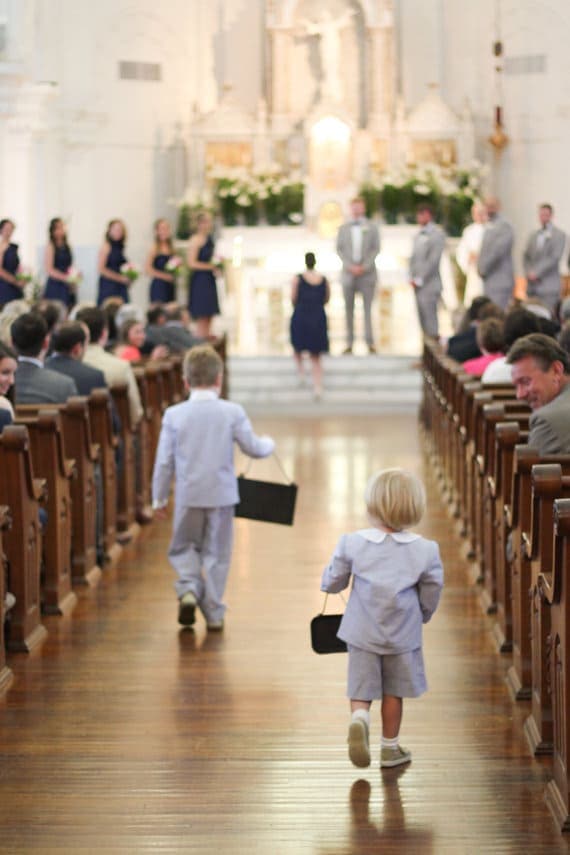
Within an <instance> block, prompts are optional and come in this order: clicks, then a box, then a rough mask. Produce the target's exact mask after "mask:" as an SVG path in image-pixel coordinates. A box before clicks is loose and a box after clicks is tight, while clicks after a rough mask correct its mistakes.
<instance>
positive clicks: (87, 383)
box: [46, 321, 107, 395]
mask: <svg viewBox="0 0 570 855" xmlns="http://www.w3.org/2000/svg"><path fill="white" fill-rule="evenodd" d="M88 343H89V332H88V330H87V327H86V326H85V324H82V323H80V322H79V321H66V322H65V323H63V324H62V325H61V326H60V327H58V329H57V330H56V331H55V333H54V334H53V335H52V338H51V346H52V353H53V355H52V356H50V357H49V359H48V360H47V361H46V366H47V367H48V368H49V369H50V370H51V371H59V373H60V374H66V375H67V376H68V377H71V378H72V379H73V380H75V384H76V386H77V390H78V392H79V394H80V395H90V394H91V392H92V391H93V389H101V388H103V389H105V388H106V387H107V381H106V380H105V375H104V374H103V372H102V371H100V370H99V369H98V368H92V367H91V366H90V365H85V364H84V363H83V362H82V360H83V357H84V355H85V349H86V347H87V345H88Z"/></svg>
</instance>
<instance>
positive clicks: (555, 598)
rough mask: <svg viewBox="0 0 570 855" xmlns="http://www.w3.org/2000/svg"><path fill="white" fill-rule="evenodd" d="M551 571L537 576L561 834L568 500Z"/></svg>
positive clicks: (566, 776)
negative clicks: (547, 624)
mask: <svg viewBox="0 0 570 855" xmlns="http://www.w3.org/2000/svg"><path fill="white" fill-rule="evenodd" d="M552 552H553V562H552V567H551V568H546V567H545V568H544V571H543V572H542V573H541V574H540V575H539V577H538V587H539V591H540V595H541V597H542V599H543V600H544V602H545V604H546V605H547V607H548V608H549V610H550V615H551V634H550V640H549V671H550V687H551V695H552V716H553V724H554V731H553V734H554V735H553V764H552V775H553V777H552V780H550V781H549V782H548V784H547V786H546V803H547V805H548V807H549V808H550V810H551V812H552V814H553V816H554V818H555V820H556V822H557V823H558V826H559V828H560V830H561V831H570V499H557V500H556V501H555V502H554V543H553V549H552Z"/></svg>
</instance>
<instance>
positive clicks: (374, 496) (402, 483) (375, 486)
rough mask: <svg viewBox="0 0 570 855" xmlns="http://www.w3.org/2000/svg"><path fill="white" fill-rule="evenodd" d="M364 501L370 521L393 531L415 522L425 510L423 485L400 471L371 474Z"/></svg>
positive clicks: (409, 474) (390, 470)
mask: <svg viewBox="0 0 570 855" xmlns="http://www.w3.org/2000/svg"><path fill="white" fill-rule="evenodd" d="M364 499H365V501H366V508H367V510H368V514H369V516H370V518H371V520H372V521H373V522H379V523H380V524H381V525H384V526H386V527H387V528H391V529H394V531H402V529H405V528H410V527H411V526H413V525H416V524H417V523H419V521H420V520H421V518H422V517H423V515H424V513H425V509H426V494H425V489H424V485H423V484H422V482H421V481H420V479H419V478H416V476H415V475H412V473H411V472H405V471H404V470H403V469H383V470H381V471H380V472H377V473H376V474H375V475H373V476H372V478H371V479H370V480H369V482H368V484H367V486H366V492H365V494H364Z"/></svg>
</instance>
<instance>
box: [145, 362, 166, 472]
mask: <svg viewBox="0 0 570 855" xmlns="http://www.w3.org/2000/svg"><path fill="white" fill-rule="evenodd" d="M144 373H145V378H146V388H147V407H148V412H149V416H150V421H149V423H148V431H147V432H148V451H149V462H150V467H151V468H150V472H151V473H152V466H153V465H154V458H155V456H156V449H157V446H158V438H159V436H160V427H161V424H162V414H163V412H164V409H165V404H164V398H163V394H162V374H161V372H160V370H159V368H158V365H157V363H156V362H146V363H145V366H144Z"/></svg>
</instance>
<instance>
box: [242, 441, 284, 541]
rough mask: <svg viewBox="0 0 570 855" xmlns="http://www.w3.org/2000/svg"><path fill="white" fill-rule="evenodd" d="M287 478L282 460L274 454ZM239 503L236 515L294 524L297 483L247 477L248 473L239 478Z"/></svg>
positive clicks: (282, 523)
mask: <svg viewBox="0 0 570 855" xmlns="http://www.w3.org/2000/svg"><path fill="white" fill-rule="evenodd" d="M274 457H275V459H276V461H277V463H278V464H279V466H280V467H281V471H282V472H283V475H284V477H285V479H286V481H289V479H288V478H287V474H286V473H285V470H284V469H283V466H282V465H281V461H280V460H279V458H278V457H277V455H274ZM237 482H238V491H239V504H237V505H236V509H235V515H236V517H244V518H245V519H248V520H258V521H259V522H270V523H277V524H278V525H293V519H294V516H295V503H296V501H297V485H296V484H294V483H293V482H292V481H289V483H288V484H276V483H274V482H272V481H256V480H254V479H253V478H246V474H245V473H244V474H243V475H240V476H239V477H238V479H237Z"/></svg>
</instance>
